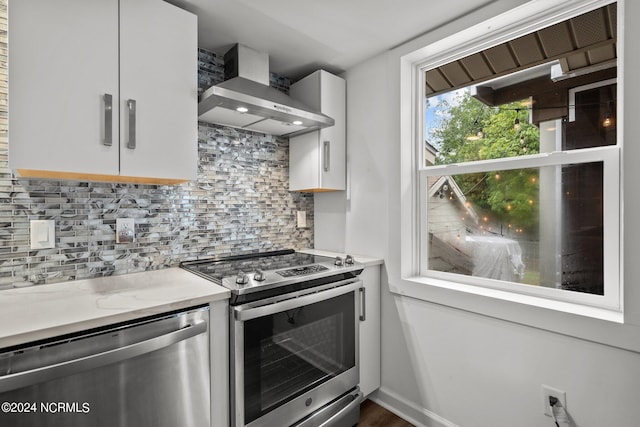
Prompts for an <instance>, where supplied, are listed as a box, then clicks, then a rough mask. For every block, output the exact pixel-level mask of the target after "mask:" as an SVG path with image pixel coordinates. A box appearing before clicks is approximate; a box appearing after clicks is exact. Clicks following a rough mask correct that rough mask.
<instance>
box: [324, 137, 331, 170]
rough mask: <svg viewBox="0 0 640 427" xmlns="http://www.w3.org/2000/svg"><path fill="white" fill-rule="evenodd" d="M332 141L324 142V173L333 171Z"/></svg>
mask: <svg viewBox="0 0 640 427" xmlns="http://www.w3.org/2000/svg"><path fill="white" fill-rule="evenodd" d="M330 157H331V141H325V142H324V171H325V172H329V169H331V160H330Z"/></svg>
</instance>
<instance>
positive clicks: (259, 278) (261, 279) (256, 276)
mask: <svg viewBox="0 0 640 427" xmlns="http://www.w3.org/2000/svg"><path fill="white" fill-rule="evenodd" d="M266 279H267V275H266V274H264V272H263V271H262V270H256V272H255V274H254V275H253V280H255V281H256V282H264V281H265V280H266Z"/></svg>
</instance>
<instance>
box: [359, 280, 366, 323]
mask: <svg viewBox="0 0 640 427" xmlns="http://www.w3.org/2000/svg"><path fill="white" fill-rule="evenodd" d="M365 320H367V290H366V289H365V287H364V286H363V287H361V288H360V321H361V322H364V321H365Z"/></svg>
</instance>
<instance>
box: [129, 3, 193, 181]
mask: <svg viewBox="0 0 640 427" xmlns="http://www.w3.org/2000/svg"><path fill="white" fill-rule="evenodd" d="M120 14H121V19H120V64H121V74H120V96H121V101H120V102H121V104H120V105H121V120H122V125H121V126H120V129H121V140H120V143H121V148H120V150H121V154H120V156H121V164H120V174H121V175H124V176H144V177H150V178H168V179H195V178H196V172H197V157H198V135H197V120H198V114H197V107H198V89H197V70H198V64H197V55H198V52H197V50H198V49H197V18H196V16H195V15H193V14H191V13H189V12H186V11H184V10H182V9H179V8H177V7H175V6H172V5H170V4H168V3H166V2H164V1H158V0H121V2H120ZM131 100H133V101H135V107H133V106H132V107H131V108H135V111H133V110H131V109H130V107H129V105H130V101H131ZM134 127H135V131H134ZM133 136H135V140H133V139H132V138H133ZM134 144H135V148H133V147H134Z"/></svg>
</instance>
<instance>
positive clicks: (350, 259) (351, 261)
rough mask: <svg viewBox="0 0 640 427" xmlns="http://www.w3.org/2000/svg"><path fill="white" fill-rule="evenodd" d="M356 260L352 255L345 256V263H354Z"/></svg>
mask: <svg viewBox="0 0 640 427" xmlns="http://www.w3.org/2000/svg"><path fill="white" fill-rule="evenodd" d="M354 262H355V260H354V259H353V257H352V256H351V255H347V256H346V257H345V258H344V263H345V264H347V265H353V263H354Z"/></svg>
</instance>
